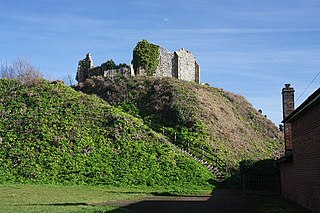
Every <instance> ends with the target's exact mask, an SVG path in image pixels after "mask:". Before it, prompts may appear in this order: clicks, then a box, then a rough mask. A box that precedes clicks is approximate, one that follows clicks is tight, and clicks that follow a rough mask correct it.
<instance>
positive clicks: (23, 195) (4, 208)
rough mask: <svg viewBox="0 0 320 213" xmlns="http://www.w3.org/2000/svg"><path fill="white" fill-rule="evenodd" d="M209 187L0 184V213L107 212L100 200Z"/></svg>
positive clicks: (128, 199)
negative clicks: (175, 188) (173, 188)
mask: <svg viewBox="0 0 320 213" xmlns="http://www.w3.org/2000/svg"><path fill="white" fill-rule="evenodd" d="M211 191H212V189H209V188H207V189H205V188H204V189H200V190H199V191H192V192H191V191H189V192H188V191H185V190H184V191H180V192H179V190H177V191H172V190H167V189H165V188H148V187H130V188H116V187H107V186H59V185H22V184H18V185H13V184H11V185H0V192H1V193H0V212H1V213H2V212H6V213H7V212H22V213H24V212H28V213H29V212H95V213H101V212H108V211H110V210H113V209H117V208H118V206H112V205H110V206H108V205H107V206H105V205H103V206H101V205H100V204H102V203H112V202H116V201H135V200H140V199H142V198H145V197H152V196H155V195H159V194H160V195H161V194H168V193H171V194H176V195H185V194H189V195H191V194H193V195H195V194H197V195H199V194H210V192H211Z"/></svg>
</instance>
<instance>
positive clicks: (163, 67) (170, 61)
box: [155, 47, 176, 77]
mask: <svg viewBox="0 0 320 213" xmlns="http://www.w3.org/2000/svg"><path fill="white" fill-rule="evenodd" d="M159 51H160V54H159V65H158V68H157V70H156V73H155V76H156V77H173V76H174V75H173V67H174V66H175V65H176V63H175V61H174V53H171V52H169V51H168V50H167V49H165V48H163V47H160V48H159Z"/></svg>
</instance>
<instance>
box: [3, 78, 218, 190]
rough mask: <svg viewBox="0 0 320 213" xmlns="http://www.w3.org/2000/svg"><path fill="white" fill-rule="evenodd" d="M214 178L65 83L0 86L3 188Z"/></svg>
mask: <svg viewBox="0 0 320 213" xmlns="http://www.w3.org/2000/svg"><path fill="white" fill-rule="evenodd" d="M211 178H213V176H212V174H211V173H209V172H208V171H207V170H206V168H204V167H203V166H202V165H200V164H199V163H197V162H196V161H194V160H192V159H191V158H189V157H187V156H186V155H183V154H181V153H180V152H179V151H178V150H177V149H176V148H175V147H174V146H172V145H171V144H168V143H166V139H165V138H163V136H161V135H160V134H158V133H156V132H154V131H153V130H152V129H150V128H149V127H148V126H146V125H145V124H144V123H143V121H142V120H141V119H139V118H136V117H133V116H131V115H129V114H127V113H125V112H123V111H122V110H120V109H118V108H116V107H113V106H110V105H109V104H108V103H106V102H105V101H103V100H102V99H100V98H98V97H96V96H93V95H91V96H90V95H86V94H83V93H81V92H76V91H74V90H73V89H72V88H70V87H67V86H65V85H64V84H62V83H59V82H55V83H49V82H47V81H45V80H37V81H33V82H29V83H28V84H22V83H20V82H18V81H14V80H7V79H0V183H4V182H23V183H24V182H32V183H59V184H60V183H65V184H106V185H147V186H167V187H169V188H170V187H171V186H172V187H173V186H183V185H185V184H187V185H188V186H190V187H199V186H205V185H208V180H209V179H211Z"/></svg>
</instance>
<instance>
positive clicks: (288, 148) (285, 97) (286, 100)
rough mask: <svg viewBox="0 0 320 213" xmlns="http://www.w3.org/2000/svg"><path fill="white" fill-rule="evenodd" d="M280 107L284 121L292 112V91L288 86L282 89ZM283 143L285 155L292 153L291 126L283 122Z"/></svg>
mask: <svg viewBox="0 0 320 213" xmlns="http://www.w3.org/2000/svg"><path fill="white" fill-rule="evenodd" d="M282 106H283V119H285V118H286V117H287V116H288V115H290V113H291V112H293V110H294V89H293V88H292V87H290V84H285V87H284V88H283V89H282ZM284 143H285V154H286V155H289V154H291V153H292V132H291V124H290V123H286V122H284Z"/></svg>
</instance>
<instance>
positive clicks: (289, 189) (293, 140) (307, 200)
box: [278, 84, 320, 212]
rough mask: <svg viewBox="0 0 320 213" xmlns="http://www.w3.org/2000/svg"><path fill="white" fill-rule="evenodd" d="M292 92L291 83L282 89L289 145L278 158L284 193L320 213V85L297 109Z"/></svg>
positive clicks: (286, 142) (286, 137) (286, 134)
mask: <svg viewBox="0 0 320 213" xmlns="http://www.w3.org/2000/svg"><path fill="white" fill-rule="evenodd" d="M293 93H294V90H293V88H291V87H290V85H289V84H287V85H286V87H285V88H284V89H283V90H282V94H283V105H284V109H283V110H284V112H283V113H284V121H283V123H284V124H285V128H284V129H285V144H286V154H285V156H284V157H282V158H281V159H279V160H278V163H279V166H280V171H281V189H282V195H283V196H285V197H287V198H289V199H291V200H293V201H295V202H296V203H298V204H300V205H302V206H304V207H306V208H308V209H310V210H312V211H314V212H320V88H319V89H318V90H317V91H315V92H314V93H313V94H312V95H310V96H309V98H308V99H307V100H306V101H304V102H303V103H302V104H301V105H300V106H299V107H298V108H297V109H295V110H294V111H292V110H293V109H294V102H293V100H294V99H293ZM287 109H289V112H288V111H287ZM290 110H291V111H292V112H290Z"/></svg>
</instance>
